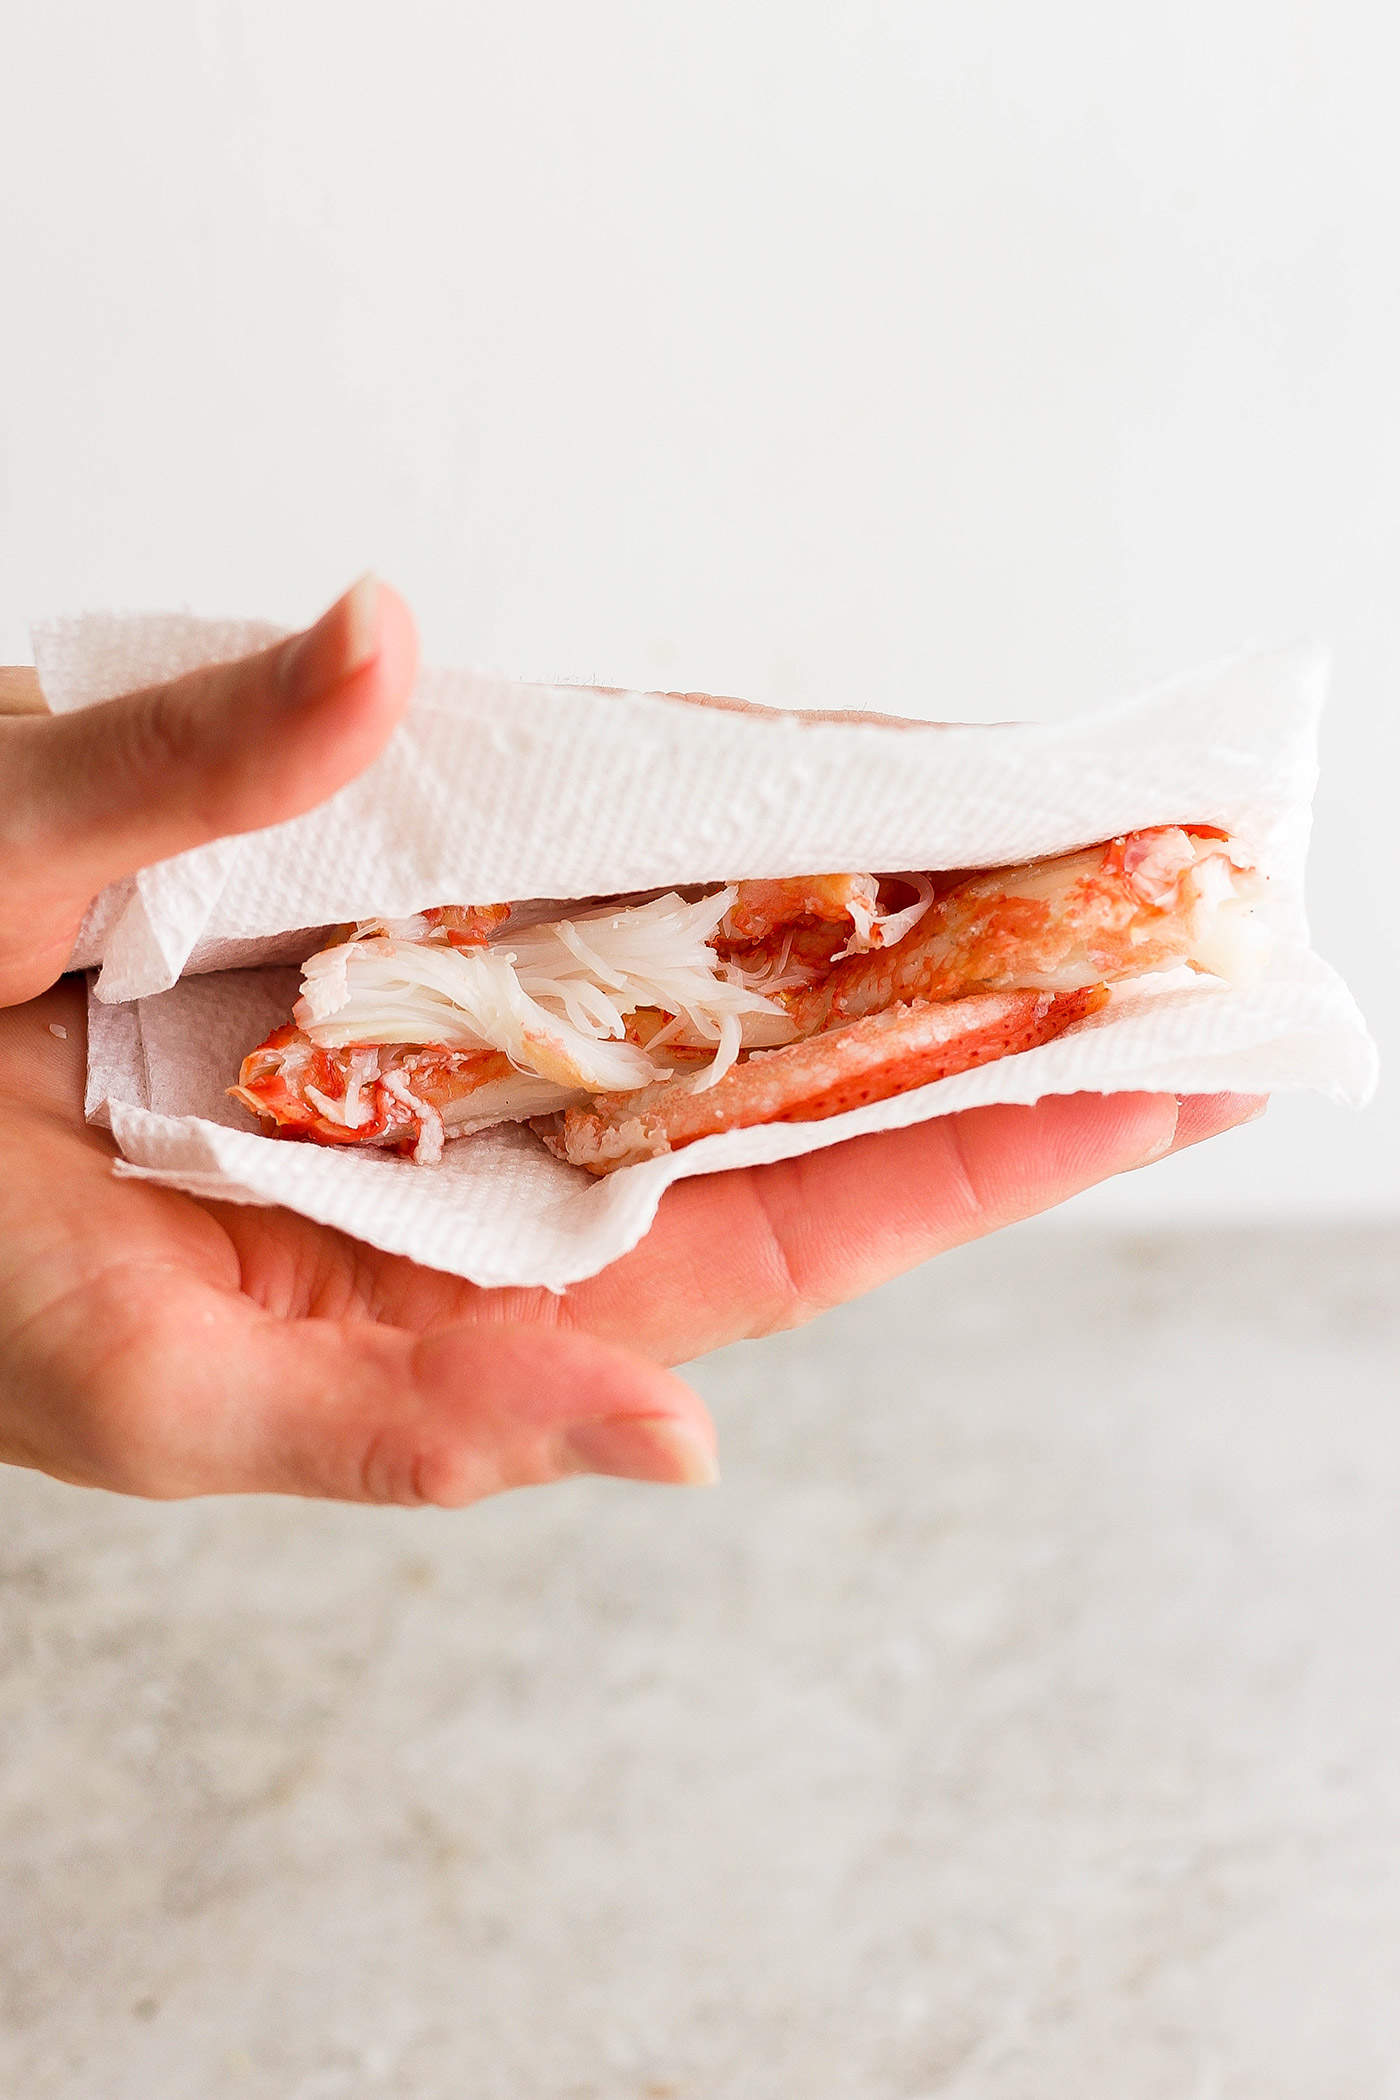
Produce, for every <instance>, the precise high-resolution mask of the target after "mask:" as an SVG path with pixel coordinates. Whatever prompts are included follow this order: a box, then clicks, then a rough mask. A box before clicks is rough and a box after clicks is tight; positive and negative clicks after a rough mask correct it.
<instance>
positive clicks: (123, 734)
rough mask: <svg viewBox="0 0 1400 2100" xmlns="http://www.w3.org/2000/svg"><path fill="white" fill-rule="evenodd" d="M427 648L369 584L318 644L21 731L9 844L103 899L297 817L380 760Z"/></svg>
mask: <svg viewBox="0 0 1400 2100" xmlns="http://www.w3.org/2000/svg"><path fill="white" fill-rule="evenodd" d="M416 651H417V644H416V640H415V635H414V628H413V621H412V616H411V615H410V613H409V611H408V608H407V606H406V605H405V604H404V603H403V601H402V599H401V598H399V597H398V596H397V594H396V593H395V592H393V591H391V590H390V589H389V588H388V587H387V586H386V585H383V584H379V583H377V582H376V580H375V579H374V578H373V577H365V578H363V579H362V580H361V581H360V582H359V583H357V584H356V585H355V586H354V587H353V589H351V590H349V591H347V592H346V594H345V596H344V597H343V598H340V599H339V600H337V602H336V603H335V604H334V605H333V606H332V607H331V608H330V610H329V612H327V613H326V614H325V615H324V616H323V617H322V618H321V619H320V620H318V621H317V623H316V625H315V626H314V627H312V628H310V629H309V630H308V631H307V632H306V633H304V634H300V635H295V636H292V637H291V638H290V639H289V640H287V641H285V642H280V643H278V644H277V645H276V647H274V648H271V649H266V650H263V651H262V652H261V653H260V654H258V655H256V656H251V657H247V658H245V659H243V660H242V661H240V662H237V663H228V664H214V665H210V666H207V667H206V668H204V669H202V670H198V671H192V672H190V673H189V674H188V675H187V676H185V677H183V678H177V679H174V680H172V681H171V682H170V683H169V684H167V685H160V686H153V687H151V688H150V689H149V690H147V691H145V692H140V693H132V694H128V695H126V696H125V697H124V698H122V699H119V700H110V701H107V702H106V703H105V704H104V705H101V706H98V707H91V708H83V709H79V710H78V711H77V712H75V713H71V714H63V715H53V716H47V717H34V718H28V719H20V720H16V721H15V722H14V723H12V724H10V725H8V726H7V729H6V736H5V745H4V766H5V780H4V789H5V801H6V803H7V805H8V806H9V820H8V821H9V827H10V835H9V838H8V840H7V843H8V844H9V845H10V846H11V847H13V846H14V845H15V844H19V845H21V846H22V847H23V848H24V849H25V851H24V856H23V857H22V858H20V861H19V864H20V866H21V867H22V866H24V865H26V864H27V865H28V866H30V867H33V868H39V867H43V868H46V869H48V870H50V871H53V870H58V871H61V874H62V877H63V879H64V881H65V882H68V883H70V884H71V886H72V887H73V889H74V890H75V891H76V890H78V889H81V890H83V891H84V892H85V894H91V893H92V892H93V891H94V890H96V889H98V888H100V887H101V886H102V884H103V883H105V882H108V881H110V880H112V879H113V878H114V877H116V876H119V875H125V874H129V873H131V872H132V870H133V869H135V868H137V867H141V866H144V865H145V864H146V863H147V862H150V861H153V860H163V859H166V858H167V857H168V856H169V855H171V854H173V853H179V852H182V851H183V850H185V848H187V847H190V846H195V845H199V844H201V843H203V842H204V841H206V840H208V839H212V838H218V837H222V836H224V835H225V834H227V833H231V832H239V831H251V830H256V829H259V828H261V827H262V826H264V825H268V824H276V823H280V822H281V821H282V820H283V819H285V818H287V817H292V816H296V815H297V814H299V813H300V812H301V811H302V810H305V809H309V808H311V807H312V806H313V805H314V804H315V803H317V802H320V801H323V800H324V799H325V797H326V796H328V795H330V794H333V793H334V792H335V790H336V789H337V788H339V787H342V786H344V784H345V782H346V781H347V780H350V779H352V778H353V777H354V775H355V774H356V773H358V772H360V771H362V770H363V768H364V767H365V766H366V765H368V764H369V762H370V760H371V759H373V758H374V757H375V756H376V755H377V754H378V752H379V751H380V750H381V748H382V747H383V745H384V744H385V743H386V741H387V740H388V738H389V736H390V734H391V732H392V730H393V729H394V726H395V724H396V723H397V722H398V720H399V718H400V716H401V715H402V713H403V711H404V708H405V706H406V705H407V702H408V697H409V693H410V691H411V689H412V684H413V676H414V669H415V664H416ZM21 832H22V834H23V836H22V837H20V836H19V834H20V833H21ZM9 857H10V858H15V857H16V856H14V855H13V854H12V855H10V856H9ZM49 880H50V883H52V880H53V876H52V873H51V874H50V877H49Z"/></svg>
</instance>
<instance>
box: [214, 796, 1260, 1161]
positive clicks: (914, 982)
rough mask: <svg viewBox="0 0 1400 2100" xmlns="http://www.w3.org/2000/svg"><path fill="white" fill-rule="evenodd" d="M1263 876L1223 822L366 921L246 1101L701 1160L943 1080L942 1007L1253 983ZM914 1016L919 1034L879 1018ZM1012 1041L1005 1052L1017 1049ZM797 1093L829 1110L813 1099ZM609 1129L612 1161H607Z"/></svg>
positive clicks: (334, 1135) (279, 1039)
mask: <svg viewBox="0 0 1400 2100" xmlns="http://www.w3.org/2000/svg"><path fill="white" fill-rule="evenodd" d="M1261 884H1262V878H1261V877H1260V876H1259V875H1258V874H1257V873H1256V871H1255V870H1254V869H1253V867H1252V864H1251V862H1250V860H1249V857H1248V855H1247V854H1245V853H1244V852H1243V851H1242V849H1241V848H1240V847H1239V846H1238V844H1237V843H1236V842H1234V841H1233V840H1231V839H1230V838H1228V837H1227V836H1226V834H1224V833H1223V832H1221V831H1219V830H1218V829H1216V828H1214V827H1211V826H1205V825H1202V826H1175V825H1161V826H1157V827H1154V828H1152V829H1148V830H1143V831H1138V832H1130V833H1126V834H1124V835H1122V836H1120V837H1118V838H1116V839H1112V840H1109V841H1107V842H1105V843H1102V844H1100V845H1096V846H1090V847H1085V848H1084V849H1082V850H1080V851H1077V852H1071V853H1065V854H1060V855H1058V856H1055V857H1053V858H1046V859H1044V860H1041V861H1036V862H1030V863H1026V864H1024V865H1022V866H1019V867H1013V868H999V869H986V870H981V871H973V872H971V873H968V872H963V873H954V874H944V875H942V876H934V875H932V874H927V873H912V874H897V875H885V876H881V877H878V878H877V877H875V876H873V875H830V876H813V877H801V878H792V879H788V878H783V879H781V880H774V881H752V882H742V883H737V884H733V885H730V886H728V887H726V888H709V889H705V890H694V891H691V892H689V893H688V894H686V895H682V894H680V893H678V892H676V891H667V892H665V893H664V894H659V895H658V894H652V895H643V896H640V897H633V898H612V899H609V900H606V901H604V902H602V903H593V904H590V905H586V906H580V907H575V908H573V909H567V908H566V907H563V906H561V905H560V904H559V903H558V902H550V900H546V899H536V900H532V901H528V902H526V903H524V904H520V905H516V906H507V905H482V906H455V905H446V906H441V907H438V908H436V909H434V910H430V911H427V912H423V913H420V914H418V915H416V917H415V918H413V919H411V920H400V921H389V920H366V921H362V922H361V923H360V924H359V925H358V926H356V927H354V928H345V929H342V933H343V935H345V936H348V937H345V938H341V939H340V940H337V941H333V942H332V944H331V945H329V946H328V947H326V948H324V949H323V950H322V951H321V952H320V953H319V954H317V955H314V956H312V958H311V960H310V961H309V962H308V963H307V964H306V966H305V971H304V976H303V983H302V996H301V998H300V1000H299V1001H298V1003H297V1006H296V1010H295V1011H296V1024H297V1025H290V1026H287V1027H284V1028H282V1029H278V1030H275V1031H274V1032H273V1034H272V1035H271V1036H269V1038H268V1039H267V1041H266V1042H265V1043H263V1044H262V1045H260V1046H259V1047H258V1049H256V1050H255V1051H252V1052H250V1054H249V1055H248V1057H247V1058H245V1059H244V1062H243V1067H242V1070H241V1072H240V1075H239V1083H238V1085H237V1086H236V1087H234V1088H233V1089H231V1091H232V1092H233V1094H234V1095H235V1097H236V1098H237V1099H238V1100H240V1101H241V1102H243V1103H244V1105H245V1106H246V1107H248V1108H250V1109H252V1110H253V1111H254V1112H255V1113H256V1114H257V1115H259V1116H261V1117H263V1118H264V1119H265V1120H266V1121H268V1122H270V1123H271V1124H272V1125H273V1126H274V1127H275V1129H276V1130H277V1131H278V1132H279V1133H282V1134H286V1135H288V1136H295V1137H309V1138H311V1139H313V1140H315V1141H316V1142H318V1143H322V1144H327V1145H338V1144H352V1145H386V1146H391V1147H396V1148H398V1149H400V1150H402V1149H409V1148H411V1150H412V1153H413V1157H414V1158H415V1160H417V1161H419V1162H420V1163H427V1162H430V1161H432V1160H434V1159H436V1158H437V1157H439V1156H440V1154H441V1150H442V1146H443V1143H444V1141H445V1140H446V1139H447V1138H449V1137H454V1136H461V1135H468V1134H470V1133H471V1132H474V1131H477V1130H483V1129H487V1128H489V1127H490V1126H491V1125H492V1124H495V1123H500V1122H509V1121H516V1122H520V1121H525V1120H529V1119H537V1118H541V1117H543V1118H549V1117H560V1118H565V1119H566V1120H567V1127H568V1129H569V1131H570V1132H571V1133H572V1134H573V1136H572V1139H571V1144H570V1148H569V1150H568V1153H567V1156H569V1157H570V1158H574V1159H576V1160H577V1161H578V1162H579V1163H581V1164H588V1165H590V1166H592V1167H593V1168H594V1171H599V1169H600V1167H602V1168H603V1170H607V1169H608V1168H609V1167H611V1166H612V1165H617V1164H622V1163H623V1161H624V1159H625V1158H629V1157H640V1156H642V1153H640V1152H638V1151H637V1150H635V1148H633V1147H632V1145H631V1141H630V1139H629V1141H628V1143H627V1144H621V1142H620V1140H619V1138H618V1134H617V1128H616V1126H617V1125H618V1124H619V1122H622V1123H626V1124H627V1126H628V1129H629V1131H630V1130H631V1129H632V1125H633V1123H635V1122H636V1121H637V1118H638V1117H642V1118H643V1119H644V1120H645V1121H646V1123H647V1127H648V1129H650V1130H652V1131H653V1132H654V1133H661V1134H663V1135H664V1136H665V1140H666V1142H667V1143H671V1144H674V1143H687V1142H690V1139H691V1137H692V1136H695V1135H700V1134H702V1132H708V1131H711V1130H718V1129H723V1128H732V1127H735V1124H736V1122H742V1121H746V1120H750V1119H751V1117H750V1111H753V1112H754V1113H755V1114H757V1116H758V1119H759V1120H765V1119H766V1120H771V1119H772V1118H773V1116H775V1115H777V1114H782V1115H785V1116H792V1115H796V1114H803V1115H806V1114H813V1115H815V1114H836V1113H839V1112H840V1111H839V1108H838V1107H837V1106H835V1105H834V1104H835V1103H836V1102H837V1101H838V1099H841V1100H844V1099H845V1098H846V1094H845V1092H843V1091H842V1089H846V1088H847V1083H848V1081H849V1086H850V1087H857V1083H858V1087H859V1088H860V1089H866V1090H867V1091H866V1093H865V1096H864V1097H865V1098H880V1096H878V1095H872V1094H870V1093H869V1092H868V1089H869V1088H870V1087H871V1086H873V1085H877V1084H878V1085H879V1086H880V1087H881V1088H882V1089H887V1090H892V1091H899V1090H901V1089H902V1088H905V1087H908V1086H913V1085H916V1084H920V1083H923V1081H921V1080H920V1079H919V1078H918V1077H917V1076H916V1074H917V1073H919V1072H922V1073H923V1074H924V1077H925V1079H926V1078H927V1077H928V1076H930V1075H931V1074H932V1072H933V1071H934V1070H935V1068H941V1061H942V1060H943V1058H944V1048H943V1047H942V1037H941V1035H940V1033H939V1030H940V1028H941V1026H942V1024H941V1023H935V1022H934V1021H933V1020H930V1019H929V1018H928V1017H927V1016H928V1010H930V1009H931V1010H932V1011H933V1012H935V1013H942V1012H945V1011H946V1010H947V1008H948V1007H949V1005H950V1004H956V1003H958V1002H964V1008H965V1018H966V1019H967V1020H968V1021H970V1020H971V1019H972V1018H973V1015H972V1010H971V1005H970V1004H969V1003H968V1002H972V1001H975V1000H977V999H979V998H980V999H984V1000H985V999H986V998H987V997H988V996H990V995H1014V998H1015V999H1016V1000H1017V1001H1020V1002H1022V1003H1024V1002H1025V1001H1026V1000H1028V999H1029V1000H1031V1001H1032V1003H1033V1004H1034V1003H1035V1001H1036V1000H1037V999H1039V1000H1040V1001H1042V1002H1044V1001H1046V1000H1048V1001H1050V1002H1051V1003H1050V1004H1049V1005H1045V1006H1044V1011H1043V1014H1042V1011H1041V1007H1040V1006H1039V1005H1037V1006H1036V1011H1035V1016H1034V1017H1033V1018H1034V1021H1035V1028H1036V1029H1039V1028H1040V1026H1041V1025H1042V1020H1044V1019H1048V1018H1049V1017H1050V1016H1051V1015H1052V1014H1053V1016H1054V1017H1055V1020H1056V1024H1057V1025H1059V1024H1060V1023H1063V1022H1065V1021H1066V1017H1067V1016H1068V1015H1069V1013H1070V1012H1071V1010H1072V1009H1071V1007H1070V1006H1069V1005H1065V1004H1058V1005H1057V1004H1055V1003H1054V1002H1057V1001H1063V1000H1068V999H1069V998H1070V995H1074V997H1075V998H1078V996H1079V995H1080V993H1085V994H1087V993H1089V992H1092V993H1093V996H1094V997H1095V998H1097V997H1099V996H1100V995H1101V994H1102V995H1103V996H1106V994H1105V993H1103V987H1104V986H1106V985H1108V984H1111V983H1114V982H1118V981H1122V980H1125V979H1129V978H1133V977H1139V976H1142V975H1145V974H1147V973H1149V972H1151V971H1154V970H1160V969H1165V968H1171V967H1174V966H1176V965H1178V964H1181V963H1186V964H1187V965H1189V966H1190V967H1191V968H1193V969H1195V970H1198V971H1202V972H1206V973H1208V974H1212V975H1215V976H1218V977H1221V978H1224V979H1227V980H1231V981H1235V980H1238V979H1241V978H1247V977H1248V976H1249V975H1251V974H1252V973H1253V971H1254V970H1255V969H1256V968H1257V964H1258V960H1259V958H1260V956H1261V955H1262V953H1263V950H1264V937H1263V935H1262V933H1261V932H1260V930H1259V927H1258V925H1257V923H1256V922H1254V921H1252V920H1251V917H1250V914H1251V910H1252V907H1253V905H1254V903H1255V902H1256V901H1257V899H1258V898H1259V896H1260V895H1261V893H1262V889H1261ZM906 898H908V899H909V900H910V901H907V902H906V901H904V900H905V899H906ZM916 1009H917V1016H918V1017H917V1018H916V1017H915V1010H916ZM896 1010H898V1011H899V1012H900V1013H901V1014H903V1015H904V1016H905V1017H904V1018H903V1019H901V1020H900V1021H899V1022H898V1025H897V1026H896V1025H894V1024H890V1026H889V1027H888V1028H887V1027H886V1025H885V1024H884V1023H883V1022H882V1023H881V1024H880V1026H879V1027H878V1028H874V1029H872V1031H870V1032H869V1033H868V1034H867V1033H866V1032H863V1031H862V1029H861V1028H858V1027H857V1026H856V1024H858V1023H863V1021H864V1020H865V1018H866V1017H876V1016H881V1015H889V1014H892V1013H894V1012H896ZM982 1011H983V1014H984V1017H985V1015H988V1014H990V1013H991V1012H992V1009H991V1008H990V1007H985V1008H984V1009H983V1010H982ZM1007 1011H1008V1012H1009V1011H1010V1009H1008V1010H1007ZM1016 1011H1017V1013H1018V1014H1019V1013H1020V1011H1021V1007H1020V1006H1019V1005H1018V1006H1017V1008H1016ZM1026 1011H1027V1012H1028V1013H1029V1011H1030V1009H1029V1008H1027V1009H1026ZM1080 1011H1083V1012H1087V1011H1088V1009H1087V1008H1083V1009H1080ZM1028 1025H1029V1024H1028ZM838 1036H839V1037H840V1038H841V1043H842V1047H841V1051H840V1059H839V1062H840V1065H841V1069H842V1070H843V1072H844V1073H845V1077H843V1079H842V1081H841V1086H840V1087H837V1088H834V1087H833V1086H832V1085H828V1084H827V1083H826V1077H827V1076H829V1073H830V1072H832V1071H835V1070H836V1066H835V1065H833V1066H830V1067H828V1065H827V1064H826V1062H825V1060H824V1058H819V1059H818V1061H817V1062H816V1063H815V1064H813V1063H812V1061H811V1060H810V1059H809V1058H808V1057H807V1055H806V1053H805V1051H804V1054H803V1056H802V1057H800V1058H799V1057H797V1056H796V1055H789V1051H792V1052H794V1053H795V1052H796V1051H797V1050H798V1049H799V1048H801V1047H802V1046H803V1045H812V1046H820V1045H823V1044H826V1043H827V1042H828V1041H830V1042H831V1043H833V1044H834V1043H835V1041H836V1038H837V1037H838ZM988 1040H990V1038H989V1039H988ZM998 1040H999V1041H1000V1042H1001V1047H1000V1048H992V1049H991V1050H989V1051H988V1052H987V1054H989V1055H1005V1054H1008V1050H1009V1047H1010V1038H1009V1037H1007V1038H1005V1039H1002V1038H998ZM964 1047H966V1043H965V1044H964ZM958 1054H959V1055H961V1054H962V1052H961V1050H960V1051H959V1053H958ZM979 1054H980V1053H979ZM770 1059H776V1060H777V1061H778V1063H777V1066H776V1067H775V1069H774V1071H773V1073H772V1075H771V1082H772V1083H771V1084H770V1081H769V1080H766V1079H764V1078H763V1077H762V1076H761V1075H762V1074H763V1071H764V1067H765V1064H766V1062H767V1061H768V1060H770ZM779 1072H781V1073H782V1074H783V1082H782V1087H781V1088H780V1089H779V1090H778V1091H777V1092H775V1091H774V1087H775V1086H776V1085H777V1081H778V1076H779ZM857 1072H858V1073H859V1079H858V1082H857V1078H856V1076H854V1075H856V1074H857ZM746 1075H747V1076H746ZM817 1081H820V1082H821V1083H820V1084H817V1083H816V1082H817ZM809 1082H810V1084H809ZM793 1087H797V1088H798V1090H799V1093H801V1098H802V1099H803V1100H805V1101H808V1102H809V1103H810V1102H811V1101H817V1102H819V1103H824V1104H826V1105H825V1106H818V1107H811V1106H808V1107H806V1108H798V1107H795V1106H793V1105H792V1103H793V1102H794V1101H795V1100H796V1099H797V1095H794V1094H793V1093H792V1092H791V1089H792V1088H793ZM804 1089H805V1090H806V1091H805V1092H804V1091H803V1090H804ZM851 1098H854V1095H852V1097H851ZM780 1099H781V1100H785V1101H787V1102H788V1106H786V1107H784V1108H781V1109H780V1108H779V1107H777V1106H776V1104H777V1103H778V1102H779V1100H780ZM682 1102H684V1103H685V1104H688V1105H687V1106H681V1105H680V1104H681V1103H682ZM764 1104H767V1106H764ZM624 1108H625V1113H624ZM634 1111H635V1114H634ZM599 1116H603V1117H604V1123H603V1124H599V1123H598V1121H597V1118H598V1117H599ZM658 1118H659V1121H658V1120H657V1119H658ZM563 1127H564V1126H563V1124H560V1125H557V1126H556V1125H551V1126H550V1128H551V1129H556V1128H563ZM589 1132H595V1133H598V1134H600V1141H601V1142H602V1146H603V1152H604V1153H606V1155H607V1159H606V1161H604V1160H603V1159H602V1158H601V1156H600V1158H599V1159H598V1160H594V1159H591V1158H589V1159H585V1158H584V1156H583V1155H584V1151H585V1150H586V1148H587V1145H588V1144H589V1143H591V1142H592V1140H591V1138H589V1137H588V1135H587V1133H589ZM580 1148H583V1149H580ZM614 1155H616V1156H614Z"/></svg>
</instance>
